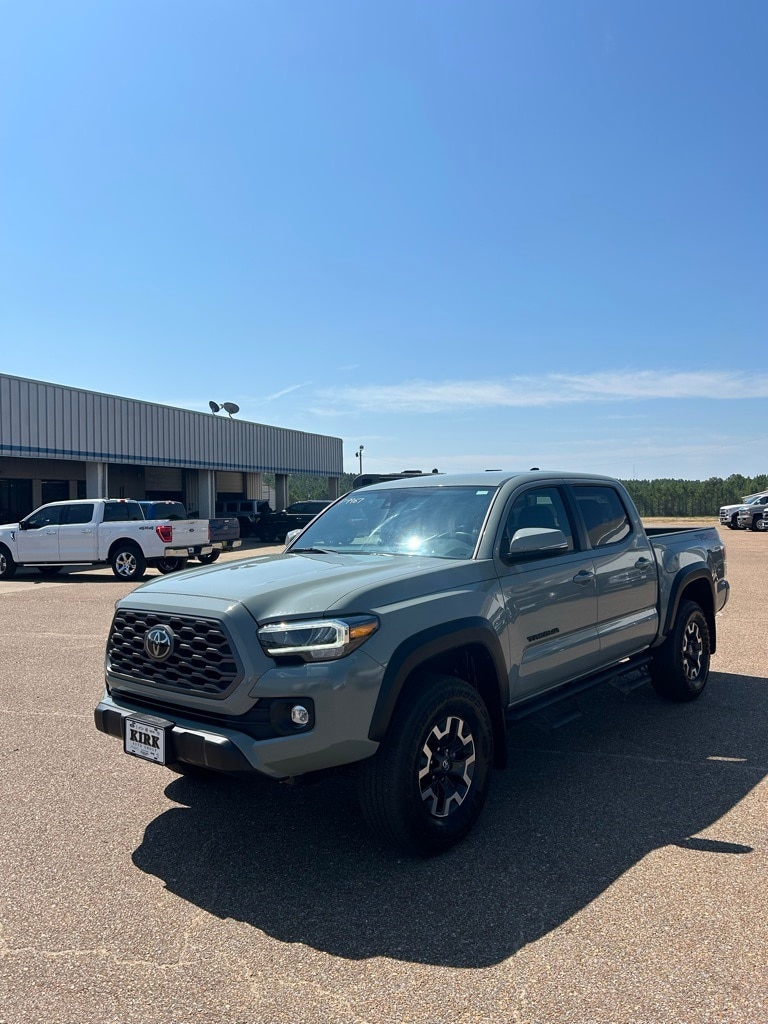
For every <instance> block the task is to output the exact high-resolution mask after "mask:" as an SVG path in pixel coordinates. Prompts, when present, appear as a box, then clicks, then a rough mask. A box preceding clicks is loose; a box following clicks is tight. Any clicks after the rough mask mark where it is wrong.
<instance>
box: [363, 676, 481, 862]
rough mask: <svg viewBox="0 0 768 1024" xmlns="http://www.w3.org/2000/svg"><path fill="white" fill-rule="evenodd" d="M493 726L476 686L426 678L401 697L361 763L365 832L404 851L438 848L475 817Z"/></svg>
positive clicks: (453, 841) (428, 851)
mask: <svg viewBox="0 0 768 1024" xmlns="http://www.w3.org/2000/svg"><path fill="white" fill-rule="evenodd" d="M492 759H493V730H492V727H491V720H490V716H489V714H488V709H487V707H486V706H485V702H484V701H483V699H482V698H481V697H480V695H479V694H478V692H477V691H476V690H474V689H473V688H472V687H471V686H469V685H468V684H467V683H465V682H462V681H461V680H459V679H454V678H453V677H452V676H431V677H429V678H428V679H427V680H425V682H424V685H423V686H422V687H421V688H420V689H419V690H418V691H417V692H416V693H414V694H413V696H412V698H409V699H408V700H407V701H404V702H403V703H402V704H401V706H400V707H399V708H398V710H397V711H396V712H395V715H394V717H393V719H392V722H391V723H390V727H389V731H388V733H387V735H386V737H385V738H384V740H383V741H382V743H381V746H380V747H379V749H378V751H377V752H376V753H375V754H374V756H373V757H371V758H369V759H368V760H366V761H363V762H362V764H361V765H360V788H359V792H360V803H361V806H362V810H363V814H364V816H365V819H366V821H367V822H368V825H369V827H370V828H371V829H372V831H373V832H374V833H375V834H376V835H377V836H378V837H379V839H381V840H383V841H384V842H385V843H387V844H389V845H390V846H394V847H395V848H397V849H399V850H402V851H403V852H405V853H415V854H421V855H427V856H429V855H432V854H436V853H441V852H442V851H444V850H447V849H449V848H450V847H451V846H454V845H455V844H456V843H458V842H459V841H460V840H462V839H463V838H464V837H465V836H466V835H467V833H468V832H469V831H470V830H471V829H472V827H473V825H474V824H475V822H476V821H477V819H478V817H479V815H480V812H481V810H482V809H483V804H484V803H485V798H486V795H487V793H488V786H489V784H490V779H491V762H492Z"/></svg>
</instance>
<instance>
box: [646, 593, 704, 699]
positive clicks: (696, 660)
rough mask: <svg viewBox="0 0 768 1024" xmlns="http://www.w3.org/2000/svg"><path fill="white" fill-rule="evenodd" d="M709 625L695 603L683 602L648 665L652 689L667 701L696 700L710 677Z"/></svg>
mask: <svg viewBox="0 0 768 1024" xmlns="http://www.w3.org/2000/svg"><path fill="white" fill-rule="evenodd" d="M710 650H711V644H710V638H709V623H708V622H707V617H706V615H705V614H704V612H703V611H702V610H701V608H700V607H699V605H697V604H696V602H695V601H683V603H682V604H681V605H680V607H679V608H678V610H677V618H676V619H675V624H674V626H673V627H672V631H671V632H670V634H669V636H668V637H667V639H666V640H665V641H664V643H663V645H662V646H661V647H660V648H659V649H658V651H657V652H656V654H655V655H654V659H653V661H652V663H651V683H652V684H653V688H654V690H655V691H656V692H657V693H658V694H659V695H660V696H662V697H666V698H667V700H675V701H687V700H695V699H696V698H697V697H699V696H700V695H701V693H702V691H703V689H704V687H705V686H706V683H707V678H708V677H709V659H710Z"/></svg>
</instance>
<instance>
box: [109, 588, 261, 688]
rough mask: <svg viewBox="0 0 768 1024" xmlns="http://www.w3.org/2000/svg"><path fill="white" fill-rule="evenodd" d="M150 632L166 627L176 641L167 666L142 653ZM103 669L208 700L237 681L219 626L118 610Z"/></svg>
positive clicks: (236, 666) (203, 620) (213, 621)
mask: <svg viewBox="0 0 768 1024" xmlns="http://www.w3.org/2000/svg"><path fill="white" fill-rule="evenodd" d="M153 626H167V627H168V628H169V629H171V630H172V632H173V635H174V637H175V643H174V649H173V653H172V654H171V656H170V657H169V658H167V659H166V660H165V661H156V660H155V659H154V658H150V656H149V654H148V653H147V651H146V649H145V647H144V638H145V636H146V634H147V631H148V630H150V629H152V627H153ZM107 668H108V670H109V671H110V672H112V673H114V674H115V675H118V676H121V677H122V678H123V679H132V680H135V681H136V682H137V683H143V684H144V685H150V686H162V687H166V688H168V689H171V690H176V691H177V692H181V693H190V694H199V695H201V696H208V697H223V696H224V695H225V694H226V693H227V692H228V691H229V690H230V689H231V688H232V687H233V686H234V685H235V683H237V682H238V681H239V679H240V676H241V670H240V666H239V664H238V662H237V659H236V657H235V654H234V651H233V649H232V645H231V644H230V641H229V637H228V636H227V634H226V633H225V632H224V630H223V628H222V625H221V623H220V622H219V621H218V620H216V619H206V618H202V617H200V616H197V615H172V614H168V615H165V614H162V613H158V612H144V611H137V610H134V609H128V608H121V609H119V610H118V611H117V612H116V613H115V617H114V619H113V620H112V629H111V631H110V634H109V641H108V644H107Z"/></svg>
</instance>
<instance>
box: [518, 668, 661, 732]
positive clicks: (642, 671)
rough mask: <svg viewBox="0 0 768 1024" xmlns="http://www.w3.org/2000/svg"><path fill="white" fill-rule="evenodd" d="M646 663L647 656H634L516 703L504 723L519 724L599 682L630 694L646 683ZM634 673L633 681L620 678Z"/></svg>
mask: <svg viewBox="0 0 768 1024" xmlns="http://www.w3.org/2000/svg"><path fill="white" fill-rule="evenodd" d="M650 662H651V655H650V654H638V655H636V656H635V657H634V658H627V659H626V660H625V661H620V662H619V663H618V664H617V665H612V666H611V668H607V669H603V670H602V671H601V672H595V673H594V675H591V676H584V677H583V678H582V679H576V680H574V681H573V682H571V683H565V685H563V686H558V687H557V689H554V690H548V691H547V692H546V693H542V694H541V695H540V696H538V697H532V698H531V699H530V700H527V701H525V702H524V703H521V704H516V705H514V706H513V707H511V708H508V709H507V711H506V712H505V715H504V717H505V718H506V720H507V721H508V722H519V721H520V719H522V718H527V717H528V716H529V715H535V714H537V713H538V712H539V711H544V710H546V708H550V707H552V706H553V704H560V703H561V702H562V701H566V700H569V699H570V698H572V697H576V696H577V695H578V694H580V693H584V691H585V690H591V689H592V687H593V686H600V685H601V684H602V683H613V684H614V686H616V687H617V689H619V690H621V691H622V693H630V692H631V691H632V690H634V689H635V688H636V687H638V686H642V685H643V684H644V683H646V682H647V681H648V676H647V671H646V670H647V667H648V665H649V664H650ZM636 673H637V676H636V678H633V679H631V680H630V679H627V680H626V681H624V676H632V675H635V674H636ZM576 717H577V715H575V714H573V713H571V714H570V715H567V716H565V719H564V721H563V722H562V723H559V724H563V725H564V724H565V722H567V721H573V719H575V718H576Z"/></svg>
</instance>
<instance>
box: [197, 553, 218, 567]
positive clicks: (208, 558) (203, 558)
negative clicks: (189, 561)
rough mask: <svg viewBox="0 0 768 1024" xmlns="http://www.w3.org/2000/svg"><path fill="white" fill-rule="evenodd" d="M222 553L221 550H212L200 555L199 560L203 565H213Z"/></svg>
mask: <svg viewBox="0 0 768 1024" xmlns="http://www.w3.org/2000/svg"><path fill="white" fill-rule="evenodd" d="M220 554H221V552H220V551H210V552H209V553H208V554H207V555H198V556H197V560H198V562H200V564H201V565H211V564H212V563H213V562H215V561H216V559H217V558H218V557H219V555H220Z"/></svg>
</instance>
